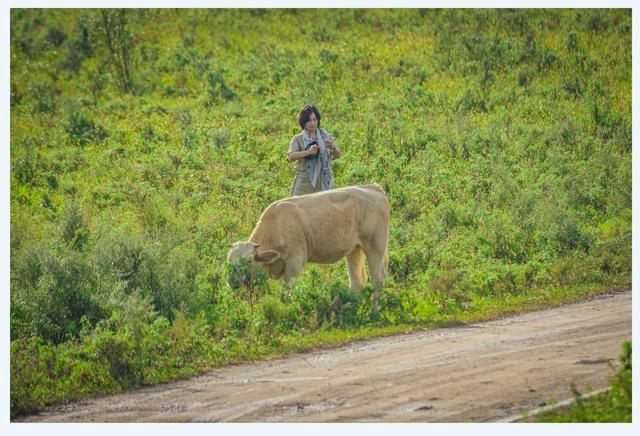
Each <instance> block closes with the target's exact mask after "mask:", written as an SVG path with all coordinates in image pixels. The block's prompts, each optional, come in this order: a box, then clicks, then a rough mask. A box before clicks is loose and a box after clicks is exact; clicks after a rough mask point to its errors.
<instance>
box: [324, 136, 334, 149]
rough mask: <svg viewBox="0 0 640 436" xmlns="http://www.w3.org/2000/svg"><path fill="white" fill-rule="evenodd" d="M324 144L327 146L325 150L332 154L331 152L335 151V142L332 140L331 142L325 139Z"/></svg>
mask: <svg viewBox="0 0 640 436" xmlns="http://www.w3.org/2000/svg"><path fill="white" fill-rule="evenodd" d="M324 144H325V145H326V146H327V148H328V149H329V151H332V152H333V151H335V150H336V143H335V142H333V140H332V139H329V138H327V139H326V140H325V141H324Z"/></svg>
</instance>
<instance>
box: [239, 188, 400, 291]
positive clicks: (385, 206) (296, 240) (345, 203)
mask: <svg viewBox="0 0 640 436" xmlns="http://www.w3.org/2000/svg"><path fill="white" fill-rule="evenodd" d="M388 240H389V202H388V200H387V197H386V195H385V193H384V191H383V190H382V188H381V187H380V186H378V185H377V184H375V185H364V186H349V187H345V188H339V189H331V190H327V191H322V192H318V193H314V194H307V195H301V196H295V197H289V198H285V199H282V200H278V201H275V202H274V203H271V204H270V205H269V206H268V207H267V208H266V209H265V211H264V212H263V213H262V215H261V216H260V220H259V221H258V224H256V227H255V229H254V230H253V232H252V233H251V236H250V237H249V240H248V241H243V242H236V243H234V244H233V245H232V246H231V249H230V250H229V254H228V256H227V261H228V262H231V263H234V262H238V261H239V260H241V259H246V260H248V261H250V262H251V267H252V268H253V271H254V273H255V271H256V268H262V269H263V270H264V271H265V272H266V273H267V275H268V276H269V277H270V278H272V279H274V280H279V279H282V278H284V283H285V286H286V287H288V288H290V287H291V286H292V285H293V283H294V282H295V279H296V278H297V277H298V276H300V274H301V273H302V270H303V268H304V266H305V265H306V264H307V263H319V264H332V263H336V262H338V261H339V260H340V259H342V258H343V257H346V258H347V270H348V274H349V285H350V287H351V289H353V290H354V291H356V292H360V291H361V290H362V289H363V287H364V285H365V284H366V282H367V279H368V278H367V273H366V271H365V267H364V260H365V256H366V258H367V262H368V264H369V273H370V275H371V282H372V285H373V288H374V290H375V291H376V294H378V293H379V291H380V289H382V286H383V284H384V280H385V277H386V274H387V267H388V263H389V257H388V252H387V244H388ZM232 281H233V282H234V283H231V282H232ZM229 284H230V285H231V286H232V287H234V288H237V287H239V286H240V285H239V283H238V280H237V279H235V280H234V279H232V278H230V283H229Z"/></svg>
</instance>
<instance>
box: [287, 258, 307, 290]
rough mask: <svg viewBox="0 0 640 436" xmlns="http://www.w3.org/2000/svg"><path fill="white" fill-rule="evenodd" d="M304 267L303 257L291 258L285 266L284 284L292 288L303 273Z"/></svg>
mask: <svg viewBox="0 0 640 436" xmlns="http://www.w3.org/2000/svg"><path fill="white" fill-rule="evenodd" d="M302 268H304V260H302V259H289V260H287V262H286V263H285V266H284V285H285V286H286V287H287V288H288V289H291V288H293V285H294V284H295V281H296V279H297V278H298V277H300V274H302Z"/></svg>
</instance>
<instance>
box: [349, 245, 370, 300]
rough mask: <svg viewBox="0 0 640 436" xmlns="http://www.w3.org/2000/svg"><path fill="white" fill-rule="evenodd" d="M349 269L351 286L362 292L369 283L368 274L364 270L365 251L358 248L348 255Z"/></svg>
mask: <svg viewBox="0 0 640 436" xmlns="http://www.w3.org/2000/svg"><path fill="white" fill-rule="evenodd" d="M347 269H348V270H349V286H350V287H351V289H352V290H354V291H357V292H360V291H361V290H362V288H363V287H364V284H365V283H367V272H366V270H365V269H364V251H362V248H360V247H356V248H354V249H353V251H351V253H349V254H348V255H347Z"/></svg>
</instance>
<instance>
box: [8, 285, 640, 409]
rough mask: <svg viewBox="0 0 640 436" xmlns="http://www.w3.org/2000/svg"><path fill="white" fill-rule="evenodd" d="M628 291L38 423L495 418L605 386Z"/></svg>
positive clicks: (103, 403) (303, 358) (251, 370)
mask: <svg viewBox="0 0 640 436" xmlns="http://www.w3.org/2000/svg"><path fill="white" fill-rule="evenodd" d="M630 338H631V291H630V290H626V291H624V292H618V293H615V294H611V295H607V296H603V297H599V298H597V299H595V300H591V301H588V302H583V303H577V304H571V305H567V306H564V307H561V308H556V309H552V310H546V311H541V312H534V313H528V314H524V315H519V316H514V317H511V318H507V319H502V320H497V321H491V322H485V323H478V324H473V325H468V326H462V327H454V328H445V329H439V330H431V331H423V332H417V333H410V334H404V335H399V336H393V337H387V338H382V339H376V340H371V341H366V342H358V343H354V344H352V345H349V346H344V347H340V348H335V349H329V350H320V351H315V352H310V353H304V354H296V355H293V356H290V357H288V358H286V359H278V360H272V361H267V362H259V363H252V364H243V365H236V366H230V367H225V368H220V369H217V370H214V371H212V372H209V373H207V374H206V375H203V376H200V377H196V378H192V379H189V380H184V381H180V382H176V383H171V384H166V385H160V386H155V387H149V388H144V389H140V390H138V391H135V392H131V393H126V394H121V395H114V396H109V397H105V398H100V399H96V400H91V401H86V402H79V403H73V404H69V405H66V406H61V407H57V408H52V409H49V410H47V411H45V412H43V413H41V414H39V415H34V416H30V417H26V418H23V419H22V420H21V421H29V422H33V421H44V422H133V421H136V422H185V421H186V422H218V421H239V422H272V421H281V422H294V421H296V422H297V421H306V422H327V421H329V422H356V421H365V422H380V421H384V422H442V421H444V422H481V421H490V422H496V421H499V420H501V419H505V418H506V417H509V416H513V415H517V414H519V413H520V412H522V411H525V410H531V409H535V408H537V407H539V406H541V405H542V404H543V403H544V402H545V401H548V400H549V399H550V398H556V399H558V400H562V399H565V398H567V397H570V396H571V395H570V392H569V384H570V383H572V382H574V383H576V385H577V386H578V388H579V389H581V390H584V389H585V388H586V386H589V385H590V386H591V387H592V389H594V390H595V389H600V388H603V387H605V386H607V378H608V377H609V376H610V375H611V374H612V373H613V371H612V370H611V369H610V368H609V367H608V365H607V362H608V361H612V363H614V364H616V365H617V362H618V356H619V354H620V351H621V347H620V345H621V342H622V341H623V340H629V339H630Z"/></svg>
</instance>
